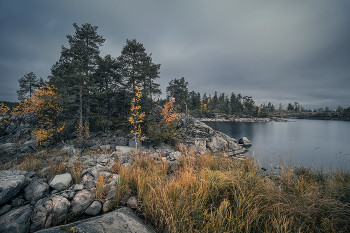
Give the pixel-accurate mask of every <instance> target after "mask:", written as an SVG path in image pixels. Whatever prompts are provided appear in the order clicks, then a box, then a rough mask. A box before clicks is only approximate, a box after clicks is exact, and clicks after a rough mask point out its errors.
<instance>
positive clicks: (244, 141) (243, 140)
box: [238, 137, 252, 146]
mask: <svg viewBox="0 0 350 233" xmlns="http://www.w3.org/2000/svg"><path fill="white" fill-rule="evenodd" d="M238 143H239V144H242V145H243V146H251V145H252V143H251V142H250V141H249V140H248V138H246V137H242V138H240V139H239V140H238Z"/></svg>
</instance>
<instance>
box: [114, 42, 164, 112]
mask: <svg viewBox="0 0 350 233" xmlns="http://www.w3.org/2000/svg"><path fill="white" fill-rule="evenodd" d="M118 62H119V65H120V68H121V75H122V77H123V78H124V79H125V81H126V85H127V86H128V87H129V93H132V92H133V91H134V90H135V87H136V86H138V85H142V86H143V91H142V92H143V95H142V96H143V101H142V104H143V107H144V110H145V111H146V112H148V111H149V110H150V109H151V107H152V106H148V104H150V103H152V96H153V95H157V94H161V90H160V88H159V87H160V85H159V84H157V83H155V80H156V79H157V78H159V69H160V64H154V63H153V62H152V58H151V54H147V53H146V49H145V48H144V46H143V44H142V43H140V42H137V41H136V40H135V39H134V40H126V45H125V46H124V47H123V50H122V54H121V55H120V56H119V57H118Z"/></svg>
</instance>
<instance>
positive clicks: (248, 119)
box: [197, 117, 288, 122]
mask: <svg viewBox="0 0 350 233" xmlns="http://www.w3.org/2000/svg"><path fill="white" fill-rule="evenodd" d="M197 120H199V121H204V122H205V121H207V122H288V120H285V119H282V118H277V117H264V118H258V117H242V118H236V117H235V118H222V117H221V118H197Z"/></svg>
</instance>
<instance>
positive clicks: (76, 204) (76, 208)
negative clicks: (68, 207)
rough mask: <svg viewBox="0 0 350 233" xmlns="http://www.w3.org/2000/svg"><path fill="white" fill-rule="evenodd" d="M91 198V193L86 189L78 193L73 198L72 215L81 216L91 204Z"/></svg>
mask: <svg viewBox="0 0 350 233" xmlns="http://www.w3.org/2000/svg"><path fill="white" fill-rule="evenodd" d="M93 199H94V198H93V196H92V194H91V192H89V191H88V190H86V189H83V190H82V191H79V192H78V193H77V194H76V195H75V196H74V198H73V201H72V203H71V204H72V212H73V214H74V215H78V214H81V213H82V212H84V211H85V210H86V209H87V208H88V207H89V206H90V205H91V203H92V202H93Z"/></svg>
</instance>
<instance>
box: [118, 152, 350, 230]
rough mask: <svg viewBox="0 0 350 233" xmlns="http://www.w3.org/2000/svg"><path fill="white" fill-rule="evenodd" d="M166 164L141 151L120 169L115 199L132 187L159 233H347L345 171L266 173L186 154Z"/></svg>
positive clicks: (349, 180) (248, 163)
mask: <svg viewBox="0 0 350 233" xmlns="http://www.w3.org/2000/svg"><path fill="white" fill-rule="evenodd" d="M179 162H180V165H179V167H178V169H177V170H176V172H175V173H174V174H170V173H169V166H168V164H167V162H163V161H162V160H161V159H152V158H150V157H143V156H139V157H136V158H135V161H134V163H133V165H132V166H131V167H122V166H121V167H120V168H119V175H120V176H119V183H118V189H117V193H116V199H117V202H118V203H119V201H121V199H122V198H123V197H124V196H125V195H126V193H127V192H126V191H127V190H128V189H131V192H132V193H131V194H132V195H137V197H138V201H139V203H140V205H139V206H140V210H141V211H142V214H143V215H144V216H145V218H146V219H147V220H148V221H149V222H150V223H151V224H152V225H153V226H154V228H155V229H156V230H157V231H159V232H162V231H164V229H166V230H167V231H168V232H347V231H349V230H350V205H349V194H350V175H349V173H347V172H336V173H332V174H318V173H317V172H314V171H312V170H310V169H304V170H303V169H299V170H296V171H292V170H291V169H284V170H283V171H282V173H281V175H279V176H276V177H270V176H268V175H262V174H260V173H259V171H258V170H257V169H256V167H255V165H254V161H253V160H251V159H247V160H245V161H237V160H233V159H231V158H227V157H222V156H218V157H217V156H214V155H213V154H210V153H208V154H205V155H201V156H194V155H193V153H187V154H184V156H183V157H180V159H179Z"/></svg>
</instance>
